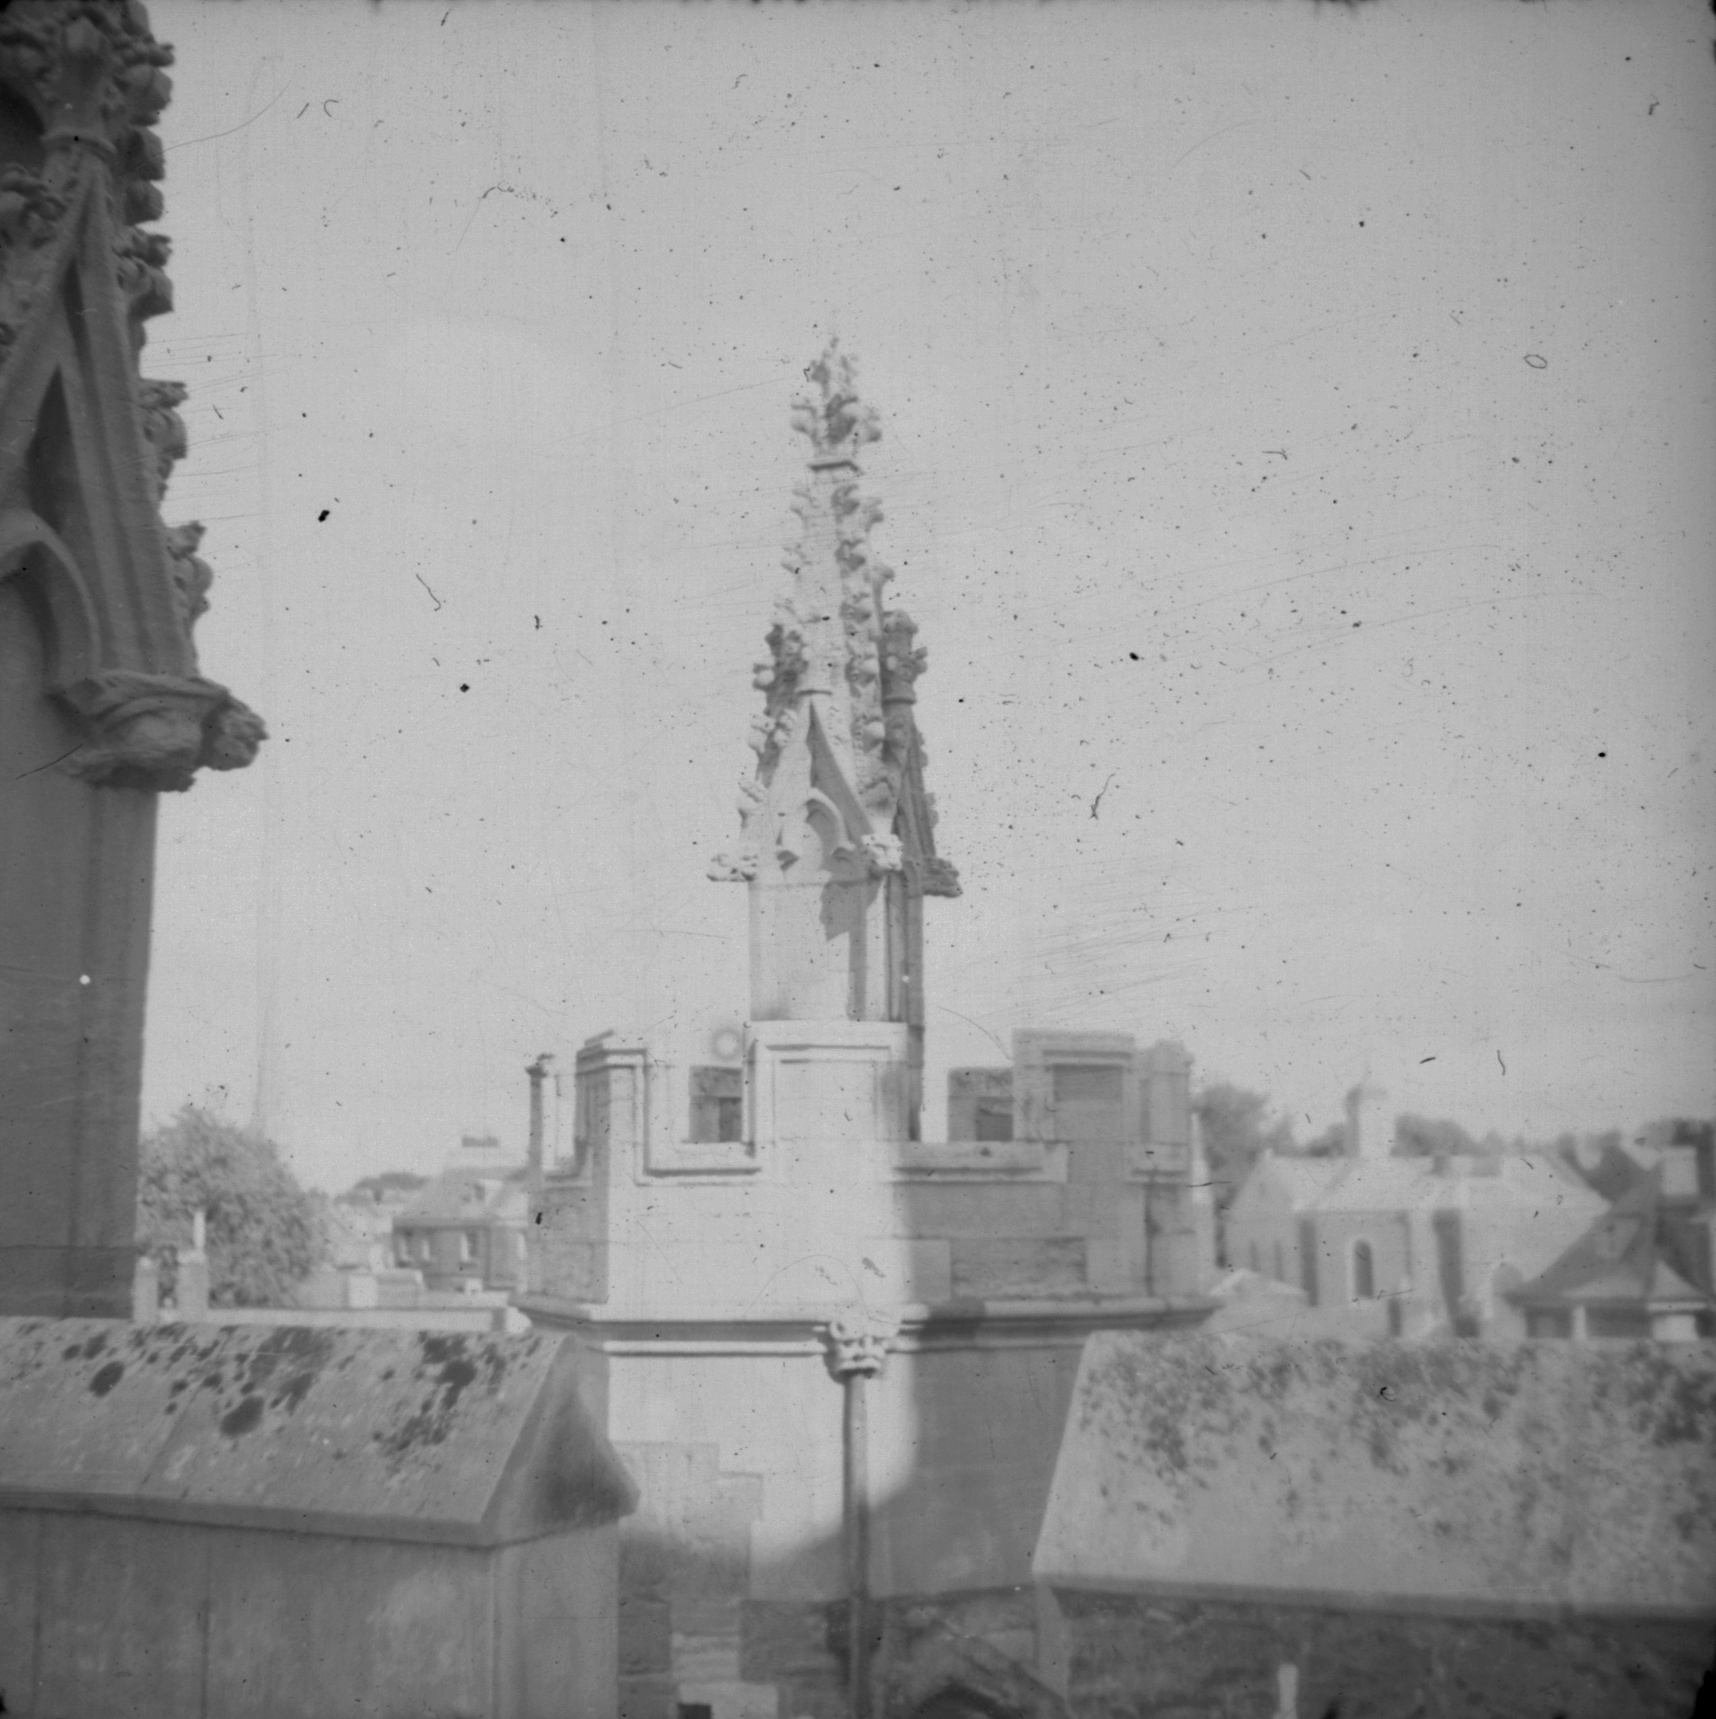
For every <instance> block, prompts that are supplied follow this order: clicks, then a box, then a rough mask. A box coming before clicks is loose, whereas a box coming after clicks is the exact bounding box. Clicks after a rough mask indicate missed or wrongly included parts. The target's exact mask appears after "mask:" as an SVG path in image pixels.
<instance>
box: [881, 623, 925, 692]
mask: <svg viewBox="0 0 1716 1719" xmlns="http://www.w3.org/2000/svg"><path fill="white" fill-rule="evenodd" d="M917 636H918V624H917V622H916V621H914V620H913V619H912V618H911V616H910V615H908V614H907V613H906V612H905V610H904V609H890V610H888V612H887V613H886V614H885V615H884V616H883V617H882V697H883V699H884V700H885V701H886V702H888V703H890V704H892V703H895V702H897V701H902V700H908V699H915V698H916V697H917V690H916V688H917V679H918V676H919V675H921V674H922V673H923V672H924V669H925V668H926V667H927V666H928V664H929V652H928V651H927V650H925V649H924V648H923V646H921V645H918V644H915V643H914V641H915V640H916V638H917Z"/></svg>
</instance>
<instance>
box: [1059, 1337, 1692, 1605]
mask: <svg viewBox="0 0 1716 1719" xmlns="http://www.w3.org/2000/svg"><path fill="white" fill-rule="evenodd" d="M1033 1567H1034V1572H1035V1575H1036V1577H1037V1579H1038V1580H1039V1581H1042V1582H1046V1583H1048V1584H1050V1585H1051V1586H1062V1587H1093V1588H1108V1589H1122V1590H1136V1591H1144V1592H1152V1591H1153V1592H1160V1593H1168V1594H1180V1595H1185V1596H1194V1597H1204V1598H1229V1599H1231V1598H1238V1597H1244V1598H1250V1599H1263V1600H1269V1601H1275V1602H1285V1601H1289V1600H1291V1601H1292V1602H1294V1603H1299V1604H1319V1603H1325V1604H1338V1605H1343V1606H1352V1605H1358V1606H1370V1607H1374V1608H1377V1609H1383V1610H1405V1611H1416V1610H1426V1611H1438V1612H1454V1613H1474V1614H1504V1615H1513V1616H1542V1615H1565V1614H1568V1613H1589V1614H1614V1615H1620V1616H1627V1615H1633V1616H1695V1617H1704V1618H1709V1617H1711V1616H1713V1615H1716V1348H1713V1347H1712V1346H1710V1345H1706V1344H1674V1345H1668V1344H1652V1343H1638V1344H1628V1345H1625V1346H1621V1347H1614V1348H1610V1347H1607V1346H1605V1347H1603V1348H1596V1347H1588V1346H1586V1345H1582V1344H1578V1345H1576V1344H1572V1343H1548V1342H1537V1343H1529V1342H1528V1343H1519V1344H1499V1343H1487V1342H1479V1341H1458V1340H1450V1341H1447V1342H1443V1343H1417V1344H1408V1343H1402V1342H1399V1341H1394V1340H1385V1341H1380V1342H1372V1343H1348V1342H1343V1341H1340V1340H1337V1339H1322V1340H1309V1341H1291V1340H1282V1339H1272V1338H1265V1337H1257V1336H1252V1335H1249V1334H1242V1333H1231V1334H1225V1335H1210V1334H1205V1333H1199V1334H1196V1335H1192V1336H1187V1337H1181V1338H1167V1339H1161V1338H1158V1339H1151V1338H1150V1337H1148V1336H1145V1335H1141V1334H1136V1333H1129V1332H1102V1333H1098V1334H1097V1335H1094V1336H1092V1337H1091V1338H1089V1339H1088V1340H1087V1342H1086V1344H1085V1348H1084V1353H1083V1356H1082V1358H1081V1360H1080V1364H1079V1373H1078V1379H1077V1383H1076V1385H1075V1387H1074V1392H1073V1398H1072V1403H1071V1405H1070V1407H1069V1410H1068V1415H1067V1422H1066V1428H1065V1431H1064V1433H1063V1436H1062V1440H1061V1447H1060V1451H1059V1453H1058V1456H1057V1460H1056V1465H1055V1473H1054V1480H1053V1484H1052V1487H1051V1490H1050V1495H1049V1502H1048V1507H1047V1510H1046V1513H1045V1517H1044V1522H1043V1527H1042V1530H1041V1533H1040V1536H1039V1539H1038V1544H1037V1548H1036V1554H1035V1560H1034V1566H1033Z"/></svg>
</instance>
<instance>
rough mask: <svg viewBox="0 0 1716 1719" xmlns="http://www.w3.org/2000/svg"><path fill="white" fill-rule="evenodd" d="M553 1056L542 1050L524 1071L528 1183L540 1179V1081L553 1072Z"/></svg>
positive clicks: (535, 1182) (536, 1181) (533, 1184)
mask: <svg viewBox="0 0 1716 1719" xmlns="http://www.w3.org/2000/svg"><path fill="white" fill-rule="evenodd" d="M553 1068H554V1057H553V1055H552V1053H550V1052H548V1051H544V1052H543V1053H542V1055H541V1056H539V1057H538V1058H537V1059H536V1061H535V1062H533V1063H532V1064H531V1065H530V1066H529V1067H528V1068H527V1069H526V1070H525V1071H524V1072H525V1073H526V1074H527V1075H529V1077H530V1150H529V1164H530V1185H531V1187H532V1188H535V1187H537V1186H539V1185H540V1184H541V1181H542V1083H543V1081H545V1080H546V1079H547V1078H548V1076H549V1074H550V1073H552V1072H553Z"/></svg>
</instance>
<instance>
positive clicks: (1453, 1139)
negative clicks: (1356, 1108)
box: [1394, 1112, 1483, 1158]
mask: <svg viewBox="0 0 1716 1719" xmlns="http://www.w3.org/2000/svg"><path fill="white" fill-rule="evenodd" d="M1394 1151H1395V1156H1396V1157H1400V1158H1451V1157H1468V1158H1469V1157H1476V1156H1478V1155H1480V1154H1481V1153H1482V1152H1483V1148H1482V1147H1481V1146H1479V1144H1478V1143H1477V1141H1475V1140H1474V1139H1473V1138H1472V1137H1471V1135H1469V1134H1468V1133H1467V1132H1466V1131H1465V1129H1463V1128H1462V1127H1461V1126H1460V1125H1459V1123H1457V1122H1450V1121H1448V1120H1447V1119H1446V1118H1442V1119H1441V1120H1438V1121H1432V1120H1431V1119H1430V1118H1429V1117H1427V1116H1414V1115H1412V1114H1411V1113H1410V1112H1408V1113H1407V1114H1405V1115H1402V1116H1397V1117H1396V1118H1395V1119H1394Z"/></svg>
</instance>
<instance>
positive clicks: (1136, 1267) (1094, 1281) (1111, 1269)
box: [1085, 1235, 1144, 1295]
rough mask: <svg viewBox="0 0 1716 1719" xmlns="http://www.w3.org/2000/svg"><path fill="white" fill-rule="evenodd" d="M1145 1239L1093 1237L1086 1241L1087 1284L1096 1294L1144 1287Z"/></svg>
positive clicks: (1119, 1293)
mask: <svg viewBox="0 0 1716 1719" xmlns="http://www.w3.org/2000/svg"><path fill="white" fill-rule="evenodd" d="M1143 1256H1144V1238H1143V1236H1142V1235H1140V1236H1139V1237H1138V1239H1137V1241H1136V1242H1134V1241H1132V1240H1131V1239H1130V1238H1128V1239H1125V1240H1109V1239H1106V1238H1100V1237H1093V1238H1092V1239H1091V1240H1090V1241H1087V1242H1086V1243H1085V1266H1086V1270H1087V1271H1088V1272H1089V1274H1090V1287H1091V1288H1092V1289H1093V1290H1095V1291H1096V1292H1097V1293H1098V1294H1099V1295H1124V1294H1125V1293H1126V1292H1127V1291H1129V1290H1130V1291H1132V1292H1134V1293H1137V1292H1138V1291H1140V1290H1142V1288H1143V1286H1144V1269H1143V1268H1144V1257H1143Z"/></svg>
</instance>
